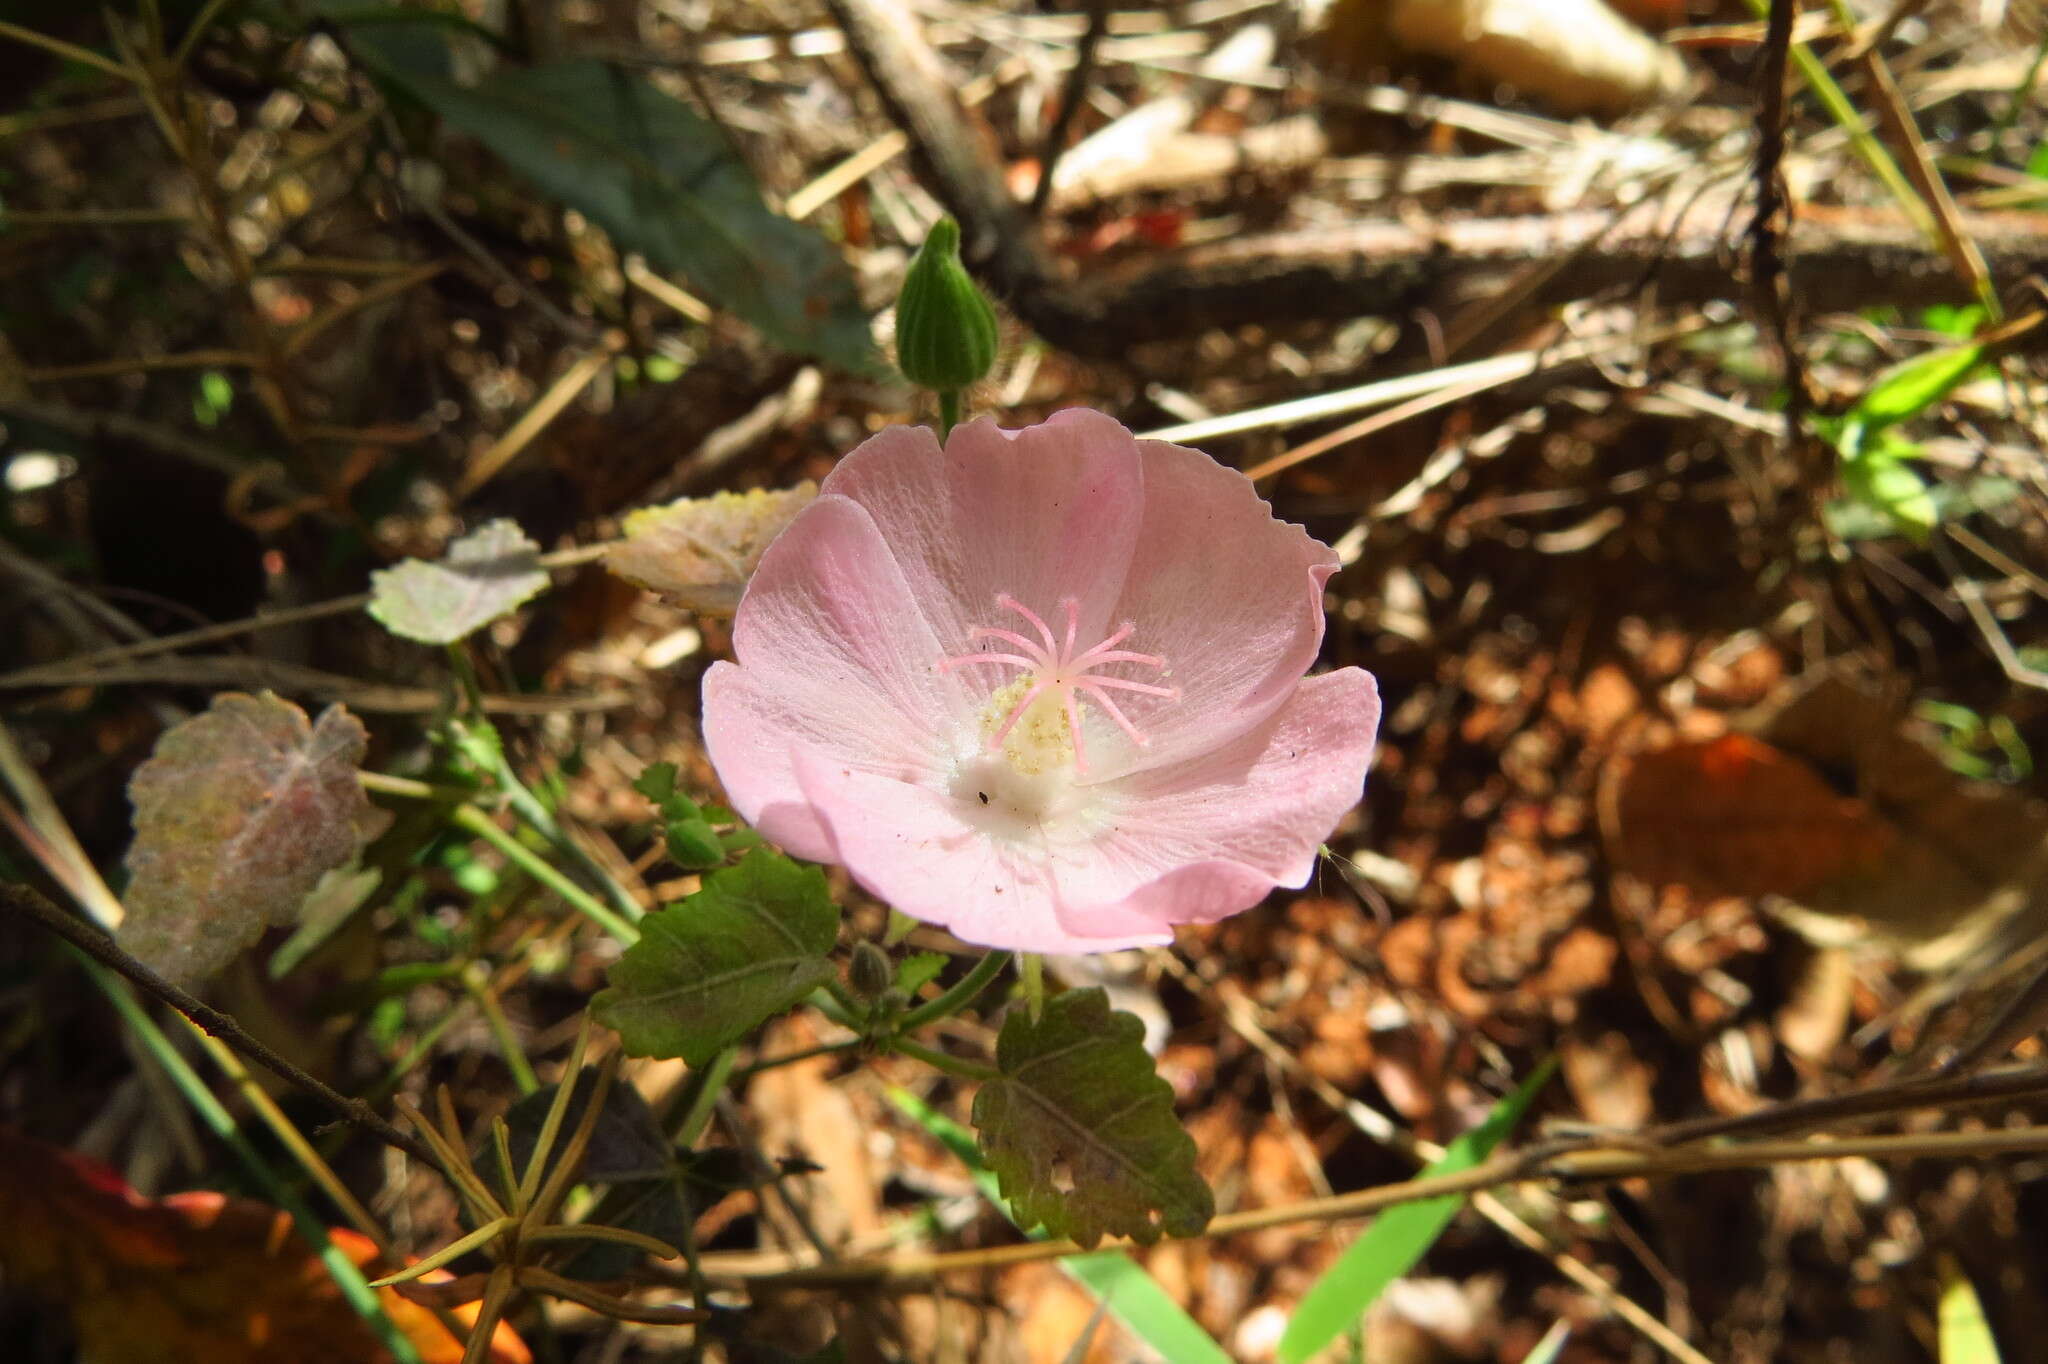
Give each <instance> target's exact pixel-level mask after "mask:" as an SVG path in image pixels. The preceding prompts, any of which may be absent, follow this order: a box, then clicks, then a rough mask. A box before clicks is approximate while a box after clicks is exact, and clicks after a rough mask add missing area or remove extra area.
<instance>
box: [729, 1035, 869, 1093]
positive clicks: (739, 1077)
mask: <svg viewBox="0 0 2048 1364" xmlns="http://www.w3.org/2000/svg"><path fill="white" fill-rule="evenodd" d="M866 1041H867V1039H866V1038H865V1037H842V1038H840V1039H839V1040H838V1041H836V1042H820V1043H819V1044H818V1045H817V1046H815V1047H804V1048H802V1049H800V1050H797V1051H786V1052H783V1053H782V1054H781V1055H780V1056H769V1057H764V1058H763V1059H761V1060H759V1061H756V1062H754V1064H752V1065H750V1066H743V1067H741V1068H740V1069H739V1070H736V1071H734V1072H733V1073H732V1083H733V1084H735V1085H742V1084H745V1083H746V1082H747V1081H749V1080H751V1079H753V1078H754V1077H755V1076H756V1075H759V1074H760V1073H761V1072H762V1071H764V1070H774V1069H775V1068H776V1067H778V1066H793V1065H795V1064H796V1063H797V1062H799V1061H809V1060H811V1059H812V1058H814V1057H818V1056H830V1055H832V1054H833V1053H834V1052H841V1051H852V1050H853V1049H854V1048H855V1047H858V1046H860V1045H861V1044H862V1043H863V1042H866Z"/></svg>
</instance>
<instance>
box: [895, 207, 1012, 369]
mask: <svg viewBox="0 0 2048 1364" xmlns="http://www.w3.org/2000/svg"><path fill="white" fill-rule="evenodd" d="M995 362H996V313H995V309H994V308H992V307H990V306H989V302H988V299H987V298H985V297H983V295H982V292H981V290H980V289H979V288H978V287H977V286H976V285H975V283H974V281H973V279H971V278H969V276H968V274H967V267H966V266H964V265H962V264H961V263H960V225H959V224H958V223H956V222H954V221H953V220H952V219H951V218H941V219H939V220H938V222H936V223H934V224H932V230H931V232H930V233H929V234H928V235H927V236H926V237H925V239H924V245H923V246H922V247H921V248H919V250H918V253H917V259H915V260H913V261H911V262H910V273H909V274H907V275H905V276H904V278H903V292H902V293H901V294H900V295H898V296H897V299H896V364H897V367H898V368H899V369H901V370H902V371H903V377H904V378H906V379H908V380H910V382H911V383H913V384H916V385H918V386H919V387H921V388H928V389H931V390H933V391H934V392H937V393H957V392H958V391H959V390H961V389H963V388H966V387H967V386H968V385H970V384H973V383H976V382H978V381H979V380H980V379H981V377H982V376H983V375H985V374H987V373H988V371H989V367H990V366H992V365H994V364H995Z"/></svg>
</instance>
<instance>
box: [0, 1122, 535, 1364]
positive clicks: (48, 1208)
mask: <svg viewBox="0 0 2048 1364" xmlns="http://www.w3.org/2000/svg"><path fill="white" fill-rule="evenodd" d="M328 1234H329V1236H330V1237H332V1239H333V1241H334V1244H335V1245H337V1246H339V1247H340V1248H341V1250H342V1251H343V1253H344V1254H346V1255H347V1256H348V1258H349V1259H350V1260H351V1261H353V1262H354V1263H355V1264H356V1265H357V1266H358V1267H359V1268H361V1269H362V1270H363V1272H364V1273H365V1275H366V1276H370V1277H375V1276H376V1275H378V1274H381V1273H383V1272H385V1271H386V1269H387V1268H389V1266H387V1265H386V1264H384V1263H382V1262H380V1261H379V1259H378V1257H377V1254H376V1251H375V1248H374V1247H373V1246H372V1245H371V1244H370V1242H369V1241H368V1240H366V1239H365V1238H363V1237H361V1236H359V1235H357V1234H356V1233H354V1232H351V1231H344V1230H340V1229H335V1230H332V1231H330V1232H329V1233H328ZM0 1274H4V1277H5V1279H6V1280H7V1282H8V1283H9V1284H10V1285H11V1286H14V1287H18V1288H19V1289H21V1290H22V1291H23V1292H24V1293H26V1294H28V1295H30V1296H32V1297H34V1298H37V1299H40V1300H41V1301H44V1302H47V1303H50V1304H53V1305H56V1306H59V1307H62V1308H63V1309H65V1310H66V1312H67V1313H68V1314H69V1316H70V1319H71V1324H72V1329H73V1331H74V1332H75V1333H76V1335H77V1338H78V1345H79V1357H80V1358H82V1359H90V1360H93V1361H95V1364H161V1361H163V1360H167V1359H177V1360H207V1361H209V1364H268V1361H272V1360H279V1359H290V1360H293V1361H294V1364H388V1361H389V1360H390V1358H391V1355H390V1353H389V1352H388V1351H386V1350H385V1349H384V1348H383V1347H382V1346H381V1345H380V1344H379V1343H378V1341H377V1339H376V1337H375V1336H374V1335H372V1334H371V1332H370V1328H369V1327H368V1326H366V1325H364V1323H363V1321H362V1319H361V1318H360V1317H358V1316H357V1315H356V1314H355V1312H354V1311H353V1310H352V1309H351V1308H350V1307H349V1306H348V1304H347V1303H346V1302H344V1301H343V1300H342V1297H341V1292H340V1290H339V1289H338V1288H337V1287H336V1286H335V1284H334V1281H333V1279H332V1278H330V1277H329V1276H328V1274H327V1271H326V1269H325V1268H324V1267H323V1266H322V1265H321V1263H320V1260H319V1258H318V1256H316V1255H315V1254H314V1252H313V1249H312V1247H310V1246H308V1245H307V1244H306V1242H305V1241H304V1240H303V1239H302V1238H301V1237H300V1236H299V1234H298V1232H297V1231H296V1230H295V1229H294V1228H293V1226H292V1224H291V1219H290V1218H289V1217H288V1216H287V1215H286V1214H285V1213H283V1212H281V1211H280V1210H278V1209H276V1208H273V1207H271V1206H269V1205H268V1204H265V1203H258V1202H255V1201H253V1200H249V1199H240V1198H228V1197H226V1196H224V1195H221V1194H217V1193H185V1194H173V1195H172V1196H170V1197H169V1198H165V1199H161V1200H151V1199H147V1198H144V1197H142V1196H141V1195H140V1194H138V1193H136V1192H135V1191H134V1190H133V1189H130V1188H129V1187H128V1186H127V1185H125V1184H123V1183H122V1182H121V1180H120V1179H119V1177H117V1176H116V1175H115V1174H114V1173H113V1172H112V1171H111V1170H108V1169H106V1168H105V1167H103V1166H100V1165H98V1164H96V1163H94V1162H92V1161H89V1160H86V1159H85V1158H83V1157H81V1156H77V1155H73V1154H72V1153H71V1152H68V1151H64V1150H61V1149H59V1148H57V1147H54V1146H49V1145H45V1144H44V1143H42V1142H39V1141H34V1140H31V1139H29V1138H27V1137H23V1136H21V1135H19V1134H17V1133H13V1132H10V1131H8V1130H6V1129H4V1128H0ZM441 1277H443V1278H445V1277H446V1276H445V1275H443V1276H441ZM377 1296H378V1298H379V1300H380V1301H381V1302H382V1303H383V1304H384V1309H385V1311H386V1312H388V1313H389V1314H390V1316H391V1319H392V1321H393V1322H394V1323H396V1324H397V1326H398V1328H399V1330H400V1331H402V1332H403V1333H404V1334H405V1337H406V1339H408V1340H409V1341H411V1342H412V1344H413V1345H414V1347H415V1348H416V1349H417V1350H418V1351H419V1355H420V1358H421V1359H422V1360H423V1361H424V1364H458V1361H460V1360H461V1358H462V1351H463V1345H464V1342H463V1341H461V1340H458V1339H456V1338H455V1337H454V1336H452V1335H450V1334H449V1332H448V1330H447V1328H446V1327H444V1326H443V1325H442V1324H441V1322H440V1320H439V1319H438V1318H437V1317H435V1316H434V1314H433V1313H432V1312H431V1311H429V1310H428V1309H427V1308H425V1307H422V1306H420V1305H418V1304H416V1303H413V1302H410V1301H407V1300H406V1299H405V1298H404V1297H402V1296H400V1295H399V1294H397V1293H394V1292H392V1291H390V1290H389V1289H386V1290H382V1291H380V1292H379V1293H378V1295H377ZM456 1316H457V1318H458V1319H459V1320H463V1321H474V1320H475V1318H476V1308H475V1306H474V1305H471V1306H469V1307H466V1308H458V1309H456ZM489 1358H490V1360H491V1361H492V1364H531V1360H532V1356H531V1355H530V1354H529V1353H528V1352H527V1349H526V1347H525V1345H524V1344H522V1343H521V1342H520V1340H519V1337H518V1336H517V1335H516V1334H515V1333H514V1332H513V1331H512V1330H511V1328H510V1327H507V1326H504V1325H502V1324H501V1325H500V1326H499V1327H498V1329H497V1332H496V1334H495V1335H494V1336H493V1337H492V1340H491V1352H490V1356H489Z"/></svg>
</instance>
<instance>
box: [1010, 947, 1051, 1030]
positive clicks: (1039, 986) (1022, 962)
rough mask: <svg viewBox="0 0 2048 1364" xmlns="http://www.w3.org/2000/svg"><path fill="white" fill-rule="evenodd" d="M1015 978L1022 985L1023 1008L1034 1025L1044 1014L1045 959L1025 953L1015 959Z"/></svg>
mask: <svg viewBox="0 0 2048 1364" xmlns="http://www.w3.org/2000/svg"><path fill="white" fill-rule="evenodd" d="M1017 968H1018V970H1017V976H1018V979H1020V980H1021V981H1023V983H1024V1006H1025V1008H1027V1009H1029V1010H1030V1011H1031V1021H1032V1022H1033V1023H1036V1022H1037V1021H1038V1020H1039V1017H1040V1016H1041V1015H1042V1014H1044V1013H1045V958H1044V957H1041V956H1039V955H1038V954H1037V953H1036V952H1026V953H1024V954H1023V955H1021V956H1019V957H1018V958H1017Z"/></svg>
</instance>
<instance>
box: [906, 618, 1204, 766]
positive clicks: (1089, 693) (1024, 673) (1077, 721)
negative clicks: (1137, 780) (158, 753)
mask: <svg viewBox="0 0 2048 1364" xmlns="http://www.w3.org/2000/svg"><path fill="white" fill-rule="evenodd" d="M996 605H997V606H1000V607H1002V608H1004V609H1005V610H1008V611H1014V612H1016V613H1017V614H1018V615H1020V616H1022V617H1023V618H1024V620H1025V621H1026V623H1028V624H1029V625H1030V626H1031V628H1032V630H1033V631H1034V632H1036V633H1037V635H1038V638H1037V639H1035V640H1033V639H1030V638H1027V637H1026V636H1024V635H1022V634H1019V633H1018V632H1017V631H1015V630H1004V629H999V628H997V627H995V626H991V625H977V626H975V627H974V628H973V629H972V630H970V631H968V632H967V637H968V638H969V639H971V640H984V639H992V640H999V641H1001V642H1002V643H1004V644H1007V645H1009V646H1010V648H1009V650H1001V651H977V652H974V653H966V654H959V655H956V656H955V657H952V658H947V659H942V660H940V663H939V670H940V671H941V672H951V671H952V670H953V669H955V668H965V667H968V666H970V665H972V664H976V663H993V664H997V665H999V666H1003V667H1009V668H1016V669H1018V670H1019V675H1018V676H1017V678H1016V679H1015V680H1013V681H1011V682H1010V683H1009V684H1008V685H1006V686H1004V687H1001V688H999V689H997V690H996V691H995V692H994V693H993V694H992V695H991V696H990V697H989V699H988V706H987V709H986V710H985V711H984V712H983V713H982V721H981V727H982V731H983V733H984V734H986V735H987V741H986V746H987V748H988V749H989V751H990V752H992V753H1000V754H1002V755H1003V756H1004V757H1005V758H1007V759H1009V762H1010V766H1011V767H1013V768H1015V769H1016V770H1017V771H1018V772H1019V773H1020V774H1022V775H1025V776H1039V775H1043V774H1045V773H1047V772H1050V771H1055V770H1059V769H1063V768H1066V767H1068V766H1069V765H1071V766H1072V768H1073V770H1074V772H1075V773H1076V774H1077V775H1079V776H1084V777H1085V776H1087V775H1088V754H1087V750H1086V748H1085V747H1084V745H1083V744H1082V741H1081V709H1080V701H1081V698H1082V697H1083V696H1085V697H1087V698H1088V701H1089V704H1091V705H1093V706H1094V707H1095V708H1096V709H1098V710H1100V711H1101V712H1102V713H1103V714H1104V715H1107V716H1108V717H1109V718H1110V720H1111V721H1112V722H1113V723H1114V724H1115V725H1116V727H1117V728H1118V729H1120V730H1122V731H1123V732H1124V734H1125V735H1126V736H1128V737H1129V739H1130V741H1131V742H1132V743H1134V744H1137V745H1138V746H1139V747H1141V748H1142V747H1144V745H1145V744H1146V742H1147V740H1146V738H1145V736H1144V735H1143V734H1142V733H1140V732H1139V730H1138V727H1137V726H1136V725H1133V724H1132V723H1131V721H1130V718H1129V717H1128V716H1126V715H1125V714H1124V713H1123V711H1122V709H1121V708H1119V707H1118V705H1117V703H1116V701H1115V699H1114V698H1113V697H1112V696H1111V695H1110V693H1111V692H1118V691H1123V692H1136V693H1138V694H1139V695H1141V696H1163V697H1166V698H1167V699H1169V700H1177V699H1179V697H1180V688H1178V687H1163V686H1159V685H1157V684H1155V683H1151V682H1134V681H1132V680H1130V679H1129V678H1126V677H1104V676H1102V675H1100V673H1099V672H1098V671H1097V670H1098V669H1101V668H1104V667H1107V666H1109V665H1110V664H1112V663H1137V664H1142V665H1143V666H1145V667H1148V668H1157V669H1159V670H1160V671H1161V672H1164V671H1165V670H1166V660H1165V659H1163V658H1160V657H1159V656H1157V655H1156V654H1140V653H1134V652H1132V651H1131V650H1129V649H1119V648H1117V647H1116V646H1117V645H1119V644H1121V643H1123V642H1124V641H1125V640H1126V639H1129V638H1130V636H1131V632H1132V630H1133V629H1135V628H1136V627H1135V626H1133V625H1132V624H1131V623H1130V622H1129V621H1125V622H1124V623H1123V624H1122V625H1120V626H1118V627H1117V628H1116V630H1115V632H1114V633H1112V634H1110V635H1109V636H1108V637H1106V638H1105V639H1103V640H1102V641H1101V642H1100V643H1097V644H1095V645H1093V646H1091V647H1090V648H1088V649H1085V650H1083V649H1081V648H1079V647H1078V643H1077V641H1076V638H1075V636H1076V635H1077V634H1078V633H1079V632H1080V628H1081V603H1080V602H1079V601H1078V600H1076V599H1075V598H1073V597H1063V598H1061V599H1060V608H1061V610H1063V611H1065V612H1066V616H1067V628H1066V633H1065V635H1064V637H1063V638H1059V639H1055V638H1054V637H1053V632H1052V627H1051V626H1049V625H1047V624H1046V623H1045V620H1044V619H1043V618H1042V617H1041V616H1039V614H1038V613H1037V612H1036V611H1033V610H1032V609H1031V608H1030V607H1028V606H1026V605H1024V603H1022V602H1020V601H1018V600H1017V599H1016V598H1015V597H1013V596H1011V595H1010V594H1009V593H1007V592H1001V593H998V594H997V595H996ZM1012 650H1013V651H1014V652H1012Z"/></svg>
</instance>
